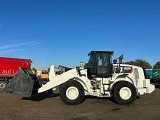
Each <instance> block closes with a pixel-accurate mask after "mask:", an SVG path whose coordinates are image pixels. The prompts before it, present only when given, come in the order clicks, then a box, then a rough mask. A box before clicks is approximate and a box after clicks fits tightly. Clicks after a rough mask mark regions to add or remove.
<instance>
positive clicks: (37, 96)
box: [22, 90, 59, 101]
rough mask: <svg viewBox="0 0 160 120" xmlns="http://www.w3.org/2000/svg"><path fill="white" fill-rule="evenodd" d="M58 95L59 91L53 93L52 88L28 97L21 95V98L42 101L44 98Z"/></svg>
mask: <svg viewBox="0 0 160 120" xmlns="http://www.w3.org/2000/svg"><path fill="white" fill-rule="evenodd" d="M57 96H59V93H55V94H54V93H53V90H48V91H45V92H43V93H37V94H34V95H32V96H31V97H30V98H26V97H23V98H22V100H32V101H42V100H44V99H46V98H53V97H57Z"/></svg>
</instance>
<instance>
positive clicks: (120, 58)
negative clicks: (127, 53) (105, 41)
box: [119, 54, 123, 63]
mask: <svg viewBox="0 0 160 120" xmlns="http://www.w3.org/2000/svg"><path fill="white" fill-rule="evenodd" d="M122 59H123V54H122V55H121V56H120V57H119V63H122Z"/></svg>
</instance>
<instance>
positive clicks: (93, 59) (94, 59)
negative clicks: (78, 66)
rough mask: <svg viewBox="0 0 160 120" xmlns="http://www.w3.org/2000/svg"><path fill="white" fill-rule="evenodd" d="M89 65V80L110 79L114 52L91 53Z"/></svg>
mask: <svg viewBox="0 0 160 120" xmlns="http://www.w3.org/2000/svg"><path fill="white" fill-rule="evenodd" d="M88 55H89V56H90V58H89V61H88V63H87V74H88V78H93V77H96V78H97V77H101V78H108V77H111V75H112V72H113V70H112V63H111V62H112V60H111V56H112V55H113V51H91V52H90V53H89V54H88Z"/></svg>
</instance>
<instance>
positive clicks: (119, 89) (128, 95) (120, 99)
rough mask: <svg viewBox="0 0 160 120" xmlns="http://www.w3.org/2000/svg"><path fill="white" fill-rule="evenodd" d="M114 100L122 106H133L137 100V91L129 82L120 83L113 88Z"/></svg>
mask: <svg viewBox="0 0 160 120" xmlns="http://www.w3.org/2000/svg"><path fill="white" fill-rule="evenodd" d="M112 97H113V100H114V101H115V102H116V103H118V104H121V105H128V104H131V103H132V102H133V101H134V100H135V99H136V89H135V87H134V85H133V84H131V83H129V82H118V83H117V84H115V86H114V87H113V95H112Z"/></svg>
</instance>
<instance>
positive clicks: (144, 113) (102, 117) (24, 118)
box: [0, 85, 160, 120]
mask: <svg viewBox="0 0 160 120" xmlns="http://www.w3.org/2000/svg"><path fill="white" fill-rule="evenodd" d="M156 87H157V88H156V90H155V91H154V92H153V93H151V94H146V95H144V96H141V97H140V99H137V100H136V101H135V102H134V103H132V104H131V105H127V106H122V105H118V104H115V103H113V102H112V101H110V100H109V99H100V98H87V99H86V100H85V101H84V102H83V103H81V104H80V105H65V104H64V103H62V101H61V100H60V98H59V96H58V95H55V94H53V93H52V91H47V92H45V93H43V94H39V95H35V96H33V97H32V98H30V99H25V98H21V97H19V96H16V95H10V94H4V93H0V116H1V120H18V119H21V120H107V119H108V120H135V119H136V120H159V119H160V87H159V85H157V86H156Z"/></svg>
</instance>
